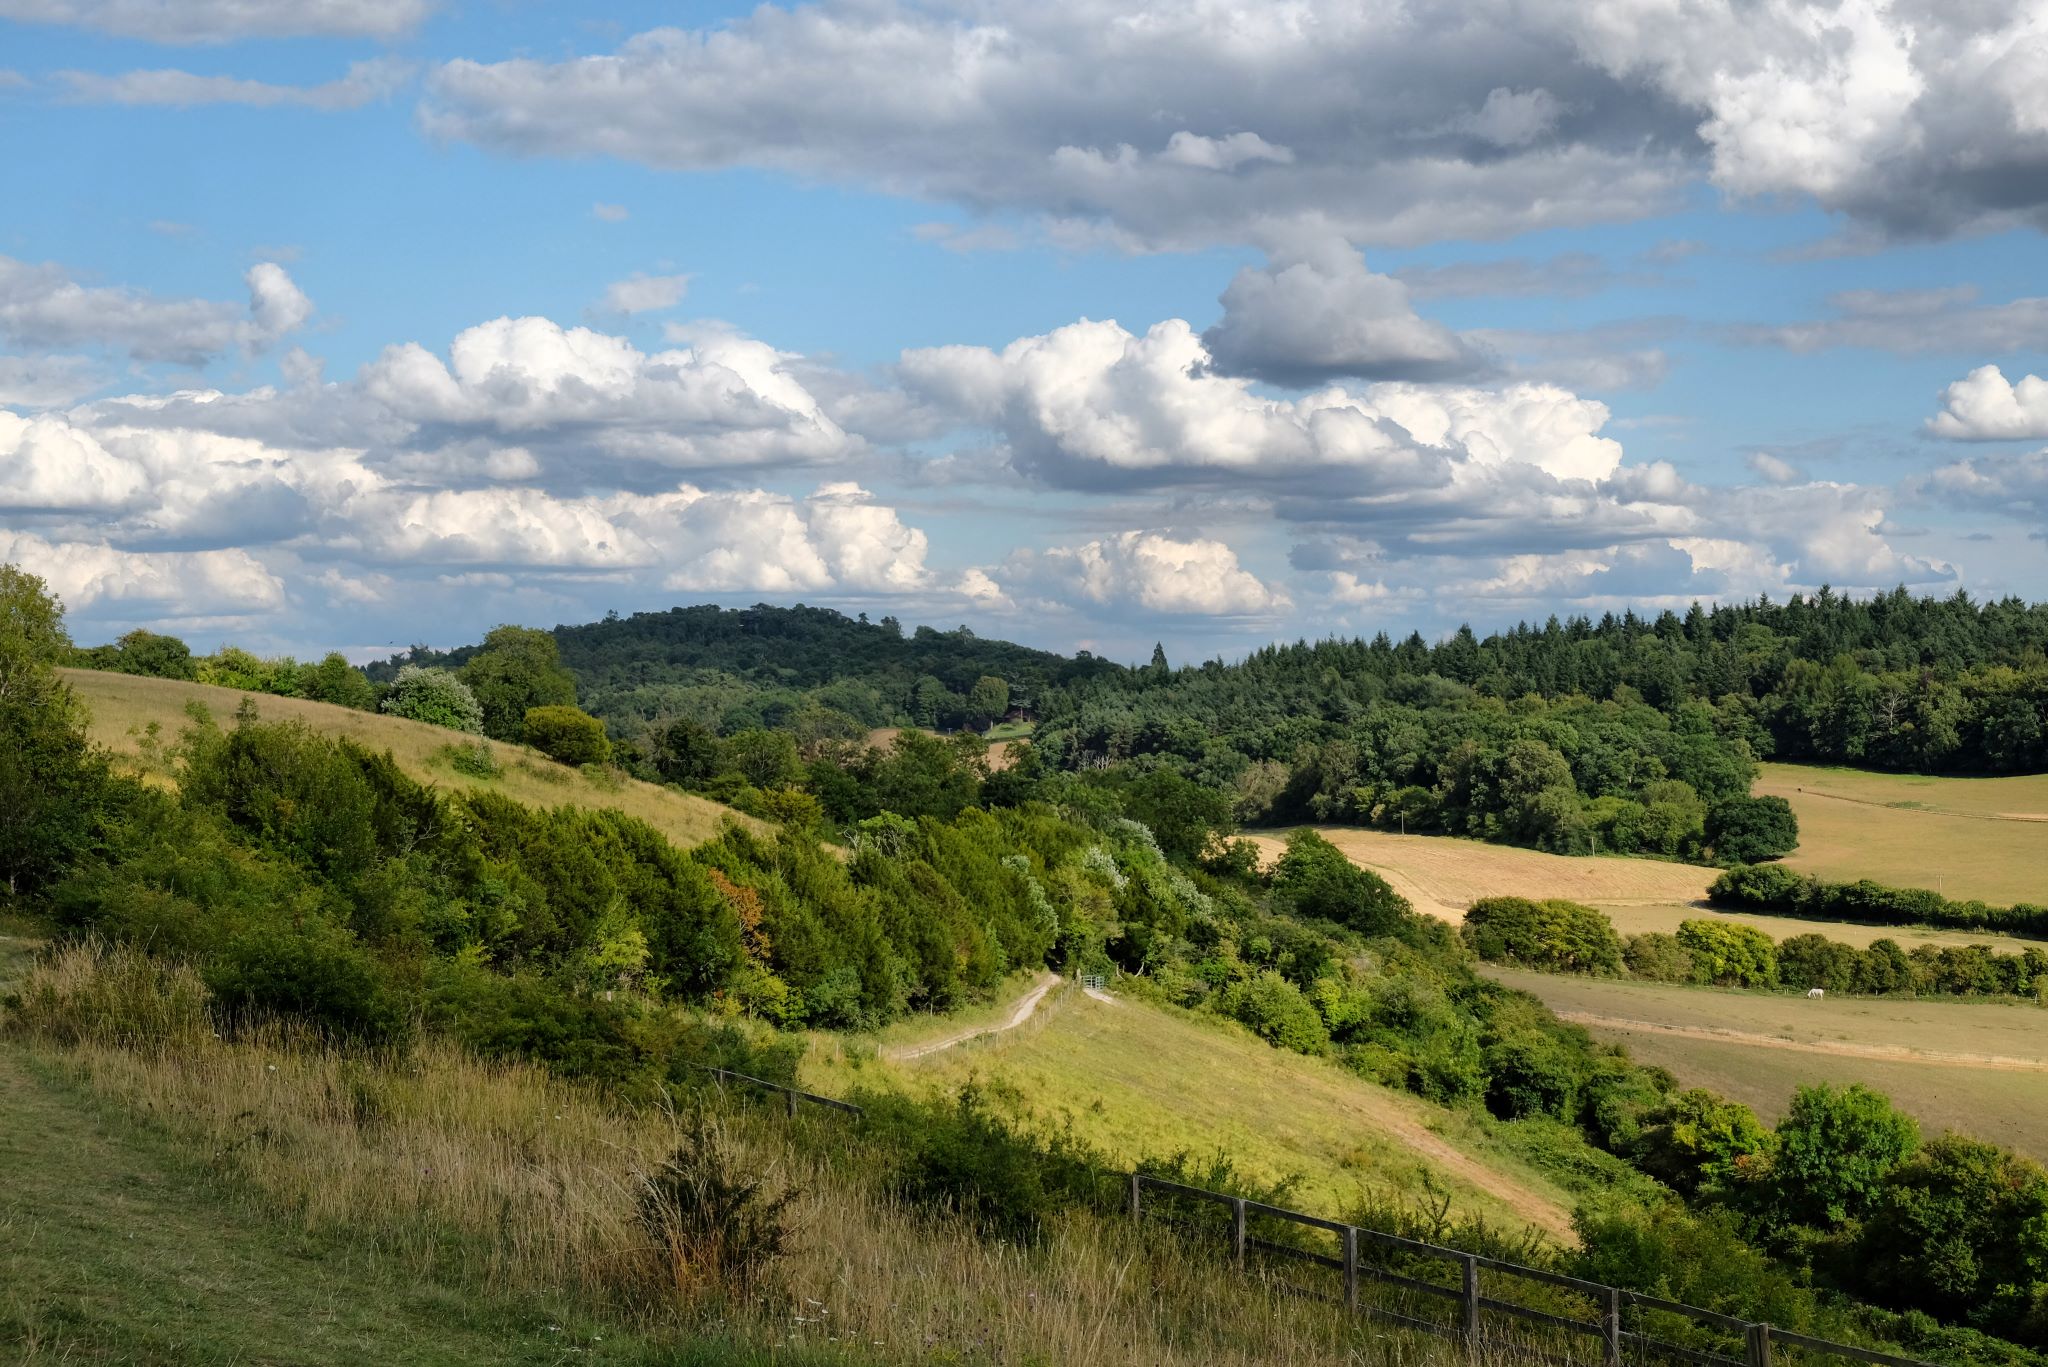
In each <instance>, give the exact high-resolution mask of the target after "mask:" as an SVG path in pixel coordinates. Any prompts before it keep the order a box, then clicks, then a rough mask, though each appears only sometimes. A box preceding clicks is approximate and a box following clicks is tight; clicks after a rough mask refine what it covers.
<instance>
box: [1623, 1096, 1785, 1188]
mask: <svg viewBox="0 0 2048 1367" xmlns="http://www.w3.org/2000/svg"><path fill="white" fill-rule="evenodd" d="M1770 1152H1771V1132H1770V1131H1769V1130H1768V1129H1766V1128H1765V1127H1764V1123H1763V1122H1762V1121H1761V1120H1758V1119H1757V1116H1756V1112H1755V1111H1752V1110H1751V1109H1750V1108H1749V1107H1747V1106H1745V1105H1743V1104H1742V1103H1741V1102H1739V1101H1727V1100H1724V1099H1723V1098H1721V1097H1718V1096H1715V1095H1714V1094H1713V1093H1712V1092H1708V1091H1704V1090H1701V1089H1699V1088H1693V1089H1691V1090H1689V1091H1684V1092H1680V1093H1678V1094H1677V1095H1676V1096H1673V1097H1670V1098H1668V1099H1666V1101H1665V1102H1664V1104H1663V1105H1662V1106H1660V1107H1658V1108H1657V1109H1656V1110H1654V1111H1652V1112H1650V1113H1649V1114H1647V1115H1645V1116H1644V1117H1643V1125H1642V1131H1641V1133H1640V1134H1639V1135H1638V1136H1637V1137H1636V1140H1635V1142H1634V1143H1633V1144H1632V1145H1630V1147H1629V1154H1628V1156H1629V1157H1630V1158H1631V1159H1633V1160H1634V1161H1635V1163H1636V1164H1637V1166H1639V1167H1641V1168H1642V1169H1643V1171H1645V1172H1647V1173H1649V1174H1650V1175H1651V1176H1652V1177H1655V1178H1658V1179H1659V1180H1661V1181H1663V1182H1665V1183H1666V1184H1668V1185H1669V1186H1671V1187H1672V1188H1674V1189H1675V1190H1678V1191H1681V1192H1684V1193H1686V1194H1687V1195H1689V1196H1690V1195H1697V1194H1700V1193H1702V1192H1708V1193H1717V1194H1722V1193H1727V1192H1728V1191H1730V1190H1731V1189H1732V1188H1734V1187H1735V1186H1736V1184H1737V1183H1739V1182H1743V1181H1753V1180H1755V1179H1756V1178H1757V1177H1759V1176H1760V1175H1761V1174H1762V1172H1763V1171H1764V1166H1765V1164H1766V1163H1767V1161H1768V1159H1769V1155H1770Z"/></svg>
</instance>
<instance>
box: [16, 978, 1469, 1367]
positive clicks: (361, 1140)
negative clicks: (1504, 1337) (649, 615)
mask: <svg viewBox="0 0 2048 1367" xmlns="http://www.w3.org/2000/svg"><path fill="white" fill-rule="evenodd" d="M0 1024H4V1027H5V1028H6V1030H7V1032H8V1033H9V1034H11V1035H13V1036H15V1037H16V1038H18V1039H21V1040H23V1041H24V1042H26V1043H27V1044H28V1045H29V1046H30V1047H31V1048H33V1049H35V1050H36V1051H37V1052H38V1053H39V1054H40V1055H41V1056H42V1057H44V1058H45V1059H47V1060H49V1061H52V1062H54V1063H55V1064H57V1065H58V1066H60V1067H62V1068H63V1069H65V1070H66V1071H67V1072H68V1073H69V1074H70V1075H72V1076H74V1077H75V1078H77V1079H78V1080H79V1081H80V1082H81V1083H82V1085H84V1086H85V1087H87V1088H89V1089H90V1090H91V1091H92V1092H93V1093H95V1094H97V1095H99V1096H102V1097H105V1098H108V1099H110V1100H112V1101H114V1102H117V1103H119V1104H120V1105H122V1106H124V1107H125V1108H127V1109H128V1110H129V1111H131V1112H132V1113H134V1114H137V1115H140V1116H144V1117H147V1118H149V1119H150V1120H151V1121H152V1122H153V1123H155V1124H158V1125H161V1126H162V1127H164V1128H165V1129H166V1130H167V1131H168V1132H170V1133H171V1134H172V1135H174V1136H176V1137H178V1138H180V1139H183V1140H185V1141H187V1142H189V1143H191V1144H193V1145H194V1146H195V1147H198V1148H200V1149H201V1150H203V1152H204V1153H206V1154H207V1155H209V1156H210V1158H211V1161H212V1163H213V1164H214V1165H215V1166H216V1167H217V1168H218V1170H219V1171H220V1172H221V1174H222V1175H223V1177H224V1178H227V1179H229V1180H230V1181H231V1182H233V1183H234V1184H235V1185H236V1186H238V1187H240V1188H241V1189H244V1190H246V1191H248V1192H250V1193H251V1194H252V1196H253V1198H254V1199H255V1200H256V1201H257V1202H258V1203H259V1204H260V1205H261V1206H262V1207H264V1208H265V1209H267V1210H269V1211H270V1212H272V1213H274V1214H275V1215H276V1216H278V1217H279V1218H282V1219H285V1220H287V1221H292V1222H296V1223H297V1224H299V1225H300V1226H302V1227H304V1228H306V1229H308V1230H319V1231H339V1232H343V1233H345V1234H346V1235H347V1236H349V1238H350V1239H351V1241H352V1242H354V1243H355V1244H356V1245H357V1246H358V1247H360V1248H362V1249H363V1250H364V1251H365V1253H366V1254H367V1256H368V1257H370V1258H371V1259H373V1260H375V1261H376V1262H378V1263H379V1264H381V1265H383V1266H384V1267H386V1268H387V1269H391V1270H395V1271H397V1272H399V1273H411V1274H414V1275H419V1276H427V1275H433V1276H437V1277H440V1278H443V1279H449V1280H454V1281H457V1282H460V1283H462V1284H467V1285H472V1286H474V1287H476V1288H477V1289H478V1291H479V1292H480V1293H483V1294H490V1295H500V1296H516V1295H518V1294H519V1293H521V1292H539V1291H543V1290H545V1291H548V1292H566V1293H569V1294H571V1295H573V1296H575V1297H577V1298H578V1299H579V1300H580V1301H583V1302H585V1303H587V1304H589V1305H590V1306H591V1308H592V1309H593V1310H595V1311H598V1312H600V1313H604V1314H608V1315H611V1316H616V1317H619V1318H621V1319H625V1320H629V1321H631V1322H633V1323H635V1324H639V1325H643V1326H647V1327H650V1328H655V1329H660V1328H663V1327H672V1328H673V1330H674V1331H675V1332H676V1333H677V1335H678V1336H679V1337H680V1336H684V1335H687V1334H689V1333H691V1332H695V1331H699V1330H712V1329H715V1330H716V1331H717V1332H720V1333H724V1334H729V1335H733V1336H736V1337H739V1338H743V1339H746V1340H749V1341H753V1342H756V1343H761V1344H765V1345H792V1344H799V1343H802V1344H818V1345H824V1344H837V1345H839V1346H841V1347H842V1348H847V1349H851V1350H853V1351H855V1352H856V1353H858V1354H859V1355H860V1356H861V1357H864V1358H870V1359H873V1360H880V1361H919V1362H926V1361H963V1362H964V1361H976V1362H979V1361H988V1362H999V1363H1037V1362H1042V1363H1062V1364H1066V1363H1073V1364H1105V1365H1106V1364H1122V1363H1132V1362H1146V1363H1159V1364H1188V1365H1189V1367H1193V1365H1194V1364H1246V1365H1249V1364H1255V1363H1260V1364H1263V1363H1276V1364H1277V1363H1283V1362H1285V1363H1298V1362H1304V1361H1371V1362H1375V1363H1380V1362H1384V1363H1406V1362H1411V1361H1412V1362H1423V1361H1437V1360H1440V1359H1442V1358H1444V1357H1446V1356H1448V1350H1447V1347H1446V1346H1445V1345H1441V1344H1438V1343H1435V1342H1433V1341H1428V1340H1422V1341H1416V1340H1413V1339H1409V1338H1405V1337H1402V1336H1398V1335H1390V1334H1388V1333H1387V1332H1385V1331H1383V1330H1381V1329H1379V1328H1378V1327H1377V1326H1373V1325H1371V1324H1370V1323H1369V1322H1363V1321H1353V1320H1350V1319H1349V1318H1348V1317H1346V1316H1344V1315H1342V1314H1341V1313H1340V1312H1338V1311H1337V1310H1335V1309H1334V1308H1332V1307H1326V1306H1323V1305H1320V1304H1315V1303H1310V1302H1305V1301H1301V1300H1298V1299H1295V1298H1290V1297H1287V1296H1285V1295H1283V1294H1281V1293H1280V1291H1279V1290H1278V1288H1276V1287H1274V1286H1271V1285H1267V1284H1265V1283H1262V1282H1261V1281H1259V1280H1258V1279H1256V1278H1248V1277H1245V1276H1243V1275H1241V1274H1239V1273H1237V1272H1236V1271H1235V1270H1233V1269H1230V1268H1227V1267H1225V1266H1223V1265H1221V1264H1220V1263H1219V1262H1217V1261H1216V1260H1215V1259H1214V1258H1213V1256H1211V1255H1209V1254H1207V1253H1198V1252H1195V1251H1193V1250H1184V1249H1182V1248H1180V1247H1178V1246H1176V1245H1175V1244H1174V1243H1173V1242H1172V1241H1171V1236H1170V1235H1168V1234H1166V1233H1164V1232H1162V1231H1158V1230H1139V1229H1133V1228H1131V1227H1129V1226H1128V1225H1126V1224H1124V1223H1123V1222H1121V1221H1119V1220H1116V1219H1113V1218H1106V1217H1103V1216H1100V1215H1096V1214H1094V1213H1091V1212H1087V1211H1075V1212H1072V1213H1070V1214H1067V1215H1064V1216H1062V1217H1060V1218H1058V1219H1056V1220H1055V1221H1054V1222H1053V1223H1052V1224H1051V1225H1050V1227H1049V1228H1048V1229H1047V1230H1046V1231H1045V1234H1044V1237H1043V1238H1042V1239H1040V1240H1039V1241H1037V1242H1035V1243H1032V1244H1028V1245H1020V1244H1015V1243H1006V1242H1000V1241H991V1240H987V1239H984V1238H982V1237H980V1236H978V1235H977V1234H976V1233H975V1232H974V1231H973V1230H972V1229H971V1228H969V1227H968V1226H967V1225H966V1224H965V1223H964V1222H961V1221H957V1220H949V1219H945V1218H943V1217H934V1216H932V1215H930V1214H921V1213H918V1212H916V1211H913V1210H911V1209H909V1208H907V1207H905V1206H903V1205H902V1204H900V1203H898V1202H896V1201H893V1200H891V1199H889V1198H888V1197H887V1196H886V1195H884V1194H883V1193H882V1191H881V1189H880V1182H879V1180H878V1177H877V1173H876V1169H875V1167H874V1165H873V1164H872V1163H869V1162H865V1161H864V1159H863V1155H862V1146H861V1143H860V1141H859V1140H858V1138H857V1135H856V1131H855V1130H854V1129H853V1128H851V1126H852V1122H850V1121H849V1120H847V1119H845V1118H842V1117H838V1116H824V1115H818V1116H803V1117H799V1118H798V1119H796V1120H794V1121H792V1120H790V1119H788V1118H786V1117H783V1116H782V1115H780V1114H779V1113H776V1112H774V1111H770V1110H766V1109H761V1108H752V1107H747V1106H744V1105H741V1104H738V1103H737V1102H736V1101H735V1102H733V1103H731V1104H726V1103H720V1102H717V1101H716V1100H714V1101H713V1102H712V1103H711V1110H712V1112H713V1113H712V1115H711V1116H710V1118H709V1119H708V1120H706V1119H704V1118H702V1117H701V1116H697V1115H695V1114H694V1113H693V1112H690V1111H688V1110H676V1109H665V1108H646V1109H636V1110H626V1109H621V1108H618V1107H615V1106H612V1105H609V1104H607V1103H605V1102H604V1101H603V1100H602V1099H601V1098H599V1097H598V1096H597V1095H596V1094H594V1093H592V1092H589V1091H586V1090H584V1089H582V1088H580V1087H577V1086H572V1085H569V1084H565V1083H563V1082H562V1081H560V1080H558V1079H554V1078H551V1077H549V1076H548V1075H546V1074H544V1073H542V1072H540V1071H538V1070H536V1069H533V1068H530V1067H525V1066H522V1065H517V1064H502V1063H489V1062H484V1061H480V1060H478V1059H476V1058H474V1057H472V1056H469V1055H466V1054H464V1053H462V1052H460V1051H457V1050H455V1049H453V1048H450V1047H448V1046H446V1045H443V1044H438V1043H431V1042H430V1043H426V1044H422V1045H419V1046H417V1047H415V1048H413V1049H410V1050H408V1051H406V1052H405V1053H403V1054H386V1055H365V1054H360V1053H347V1052H342V1051H336V1050H333V1049H329V1048H327V1047H324V1046H323V1045H322V1044H321V1043H320V1042H319V1041H317V1040H313V1039H309V1038H307V1037H305V1036H303V1035H294V1034H293V1033H291V1032H289V1031H286V1030H283V1029H279V1028H267V1029H263V1028H259V1029H253V1030H244V1031H240V1032H235V1034H236V1037H235V1038H232V1039H222V1038H219V1037H217V1036H215V1035H214V1034H213V1033H212V1029H211V1027H210V1026H209V1025H208V1023H207V1014H206V1008H205V1003H204V994H203V988H201V986H200V984H199V983H198V981H197V979H196V978H194V977H192V976H191V975H190V974H189V972H188V971H186V970H183V969H179V968H175V967H165V966H163V965H160V964H157V963H155V962H153V961H151V960H150V959H148V958H147V957H146V956H144V955H141V954H139V953H137V952H136V951H134V950H132V949H125V948H106V947H101V946H92V945H79V946H71V947H66V948H61V949H58V950H56V951H53V952H52V953H51V954H49V955H48V956H46V957H45V958H44V959H43V960H42V961H40V962H39V963H38V964H37V965H36V966H35V967H34V968H32V969H31V970H30V972H29V974H28V976H27V978H26V979H25V980H24V982H23V984H22V989H21V991H20V993H19V1005H18V1006H17V1007H16V1008H15V1009H13V1010H11V1011H9V1012H8V1013H7V1014H6V1016H5V1018H4V1020H0ZM706 1126H709V1127H711V1128H712V1129H713V1130H714V1131H715V1135H716V1140H717V1142H718V1143H719V1144H720V1145H721V1146H722V1147H723V1148H724V1149H725V1150H726V1151H727V1153H728V1154H729V1156H730V1160H731V1161H732V1162H733V1163H735V1164H736V1165H738V1166H739V1167H740V1168H743V1169H744V1170H745V1171H746V1172H747V1173H748V1174H750V1175H752V1176H756V1177H760V1178H762V1179H764V1185H765V1186H766V1187H768V1188H772V1189H773V1190H775V1191H776V1192H778V1193H779V1192H790V1193H793V1195H791V1197H790V1199H789V1201H788V1203H787V1206H786V1208H785V1209H784V1210H783V1211H782V1212H781V1215H782V1218H783V1219H784V1220H785V1221H786V1223H787V1226H788V1228H789V1230H790V1238H789V1245H788V1248H787V1251H786V1253H785V1254H784V1256H783V1257H782V1258H781V1259H780V1260H779V1261H778V1263H777V1264H776V1266H775V1268H774V1270H773V1274H772V1275H771V1276H768V1277H766V1278H764V1279H763V1280H761V1281H760V1282H759V1283H757V1284H756V1287H755V1289H754V1290H753V1291H752V1292H751V1293H748V1294H745V1295H741V1294H732V1295H724V1296H719V1295H712V1296H708V1297H694V1298H693V1297H679V1296H678V1295H677V1294H676V1291H675V1287H676V1282H675V1280H674V1279H673V1278H672V1277H669V1278H667V1280H666V1282H664V1277H665V1275H666V1273H667V1272H668V1271H669V1270H671V1269H665V1268H664V1267H663V1266H662V1257H661V1254H660V1253H659V1251H658V1250H657V1249H656V1247H655V1240H654V1239H653V1238H652V1237H651V1236H650V1234H649V1232H648V1228H647V1226H646V1224H645V1222H644V1220H643V1218H642V1213H641V1212H642V1197H643V1195H644V1193H645V1192H646V1190H647V1183H648V1176H649V1174H658V1173H659V1172H661V1171H662V1169H663V1164H664V1162H665V1160H667V1159H668V1158H669V1157H670V1156H671V1155H673V1154H675V1153H676V1152H677V1150H678V1149H679V1148H680V1147H684V1146H687V1145H688V1144H690V1143H693V1142H694V1143H702V1142H703V1133H704V1129H705V1127H706ZM693 1136H695V1137H694V1138H693Z"/></svg>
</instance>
